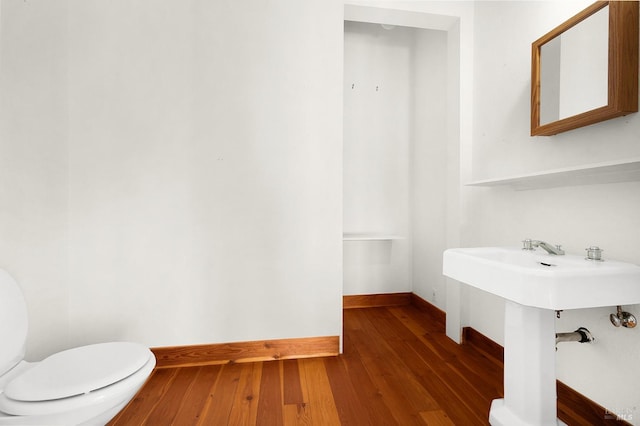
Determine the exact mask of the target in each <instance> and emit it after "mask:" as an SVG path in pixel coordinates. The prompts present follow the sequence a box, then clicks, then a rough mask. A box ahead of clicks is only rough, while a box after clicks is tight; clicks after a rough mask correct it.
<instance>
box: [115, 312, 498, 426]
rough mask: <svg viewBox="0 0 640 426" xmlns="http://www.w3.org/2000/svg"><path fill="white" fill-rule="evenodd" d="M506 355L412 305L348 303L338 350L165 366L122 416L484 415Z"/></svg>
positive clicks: (197, 421) (180, 419)
mask: <svg viewBox="0 0 640 426" xmlns="http://www.w3.org/2000/svg"><path fill="white" fill-rule="evenodd" d="M501 395H502V364H501V363H500V362H499V361H497V360H495V359H493V358H491V357H488V356H485V355H484V354H483V353H481V352H479V351H478V350H476V349H474V348H473V347H472V346H470V345H457V344H455V343H454V342H453V341H451V340H450V339H448V338H447V337H446V336H445V334H444V324H442V323H439V322H438V321H437V320H436V319H434V318H433V317H431V316H430V315H429V314H428V313H427V312H424V311H421V310H419V309H418V308H416V307H414V306H411V305H409V306H401V307H386V308H367V309H350V310H345V312H344V354H343V355H340V356H338V357H326V358H311V359H299V360H280V361H268V362H254V363H242V364H241V363H238V364H225V365H213V366H205V367H182V368H167V369H158V370H156V371H154V372H153V374H152V375H151V377H150V379H149V381H148V382H147V383H146V385H145V386H144V387H143V388H142V389H141V391H140V392H139V393H138V395H137V396H136V397H135V398H134V399H133V400H132V401H131V403H130V404H129V405H128V406H127V407H126V408H125V409H124V410H123V411H122V412H121V413H120V414H119V415H118V416H117V417H116V418H114V419H113V420H112V421H111V422H110V426H121V425H154V426H155V425H318V426H328V425H329V426H330V425H358V426H360V425H403V426H404V425H486V424H488V422H487V417H488V412H489V406H490V404H491V400H492V399H494V398H497V397H500V396H501Z"/></svg>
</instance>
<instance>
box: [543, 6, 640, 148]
mask: <svg viewBox="0 0 640 426" xmlns="http://www.w3.org/2000/svg"><path fill="white" fill-rule="evenodd" d="M607 5H608V6H609V78H608V104H607V105H605V106H602V107H598V108H595V109H592V110H590V111H587V112H583V113H580V114H577V115H573V116H571V117H566V118H563V119H560V120H557V121H552V122H550V123H545V124H542V125H541V124H540V51H541V48H542V45H544V44H545V43H547V42H549V41H551V40H552V39H554V38H555V37H557V36H559V35H561V34H562V33H564V32H565V31H567V30H568V29H570V28H572V27H574V26H575V25H577V24H579V23H580V22H582V21H584V20H585V19H587V18H588V17H590V16H591V15H593V14H594V13H596V12H597V11H599V10H600V9H602V8H604V7H606V6H607ZM638 10H639V9H638V0H634V1H598V2H596V3H594V4H593V5H591V6H589V7H588V8H586V9H585V10H583V11H582V12H580V13H578V14H577V15H575V16H574V17H573V18H571V19H569V20H567V21H566V22H564V23H563V24H561V25H559V26H558V27H556V28H555V29H553V30H551V31H550V32H548V33H547V34H545V35H544V36H542V37H540V38H539V39H538V40H536V41H534V42H533V43H532V45H531V136H550V135H555V134H556V133H560V132H566V131H567V130H572V129H576V128H578V127H582V126H588V125H590V124H594V123H598V122H600V121H604V120H608V119H610V118H614V117H619V116H622V115H627V114H629V113H632V112H637V111H638V32H639V29H638V28H639V27H638V26H639V21H638Z"/></svg>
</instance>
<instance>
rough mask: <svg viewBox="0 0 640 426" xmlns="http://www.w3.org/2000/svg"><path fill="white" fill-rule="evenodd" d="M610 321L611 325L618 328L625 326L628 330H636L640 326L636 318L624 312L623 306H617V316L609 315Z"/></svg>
mask: <svg viewBox="0 0 640 426" xmlns="http://www.w3.org/2000/svg"><path fill="white" fill-rule="evenodd" d="M609 320H610V321H611V324H613V325H614V326H616V327H620V326H623V327H626V328H634V327H635V326H636V325H638V320H636V317H635V316H634V315H633V314H630V313H629V312H625V311H623V310H622V306H620V305H618V306H617V311H616V313H615V314H611V315H609Z"/></svg>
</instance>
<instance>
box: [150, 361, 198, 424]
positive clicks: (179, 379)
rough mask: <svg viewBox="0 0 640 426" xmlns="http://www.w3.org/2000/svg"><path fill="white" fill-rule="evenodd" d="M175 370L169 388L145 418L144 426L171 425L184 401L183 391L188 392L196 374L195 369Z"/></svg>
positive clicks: (196, 370)
mask: <svg viewBox="0 0 640 426" xmlns="http://www.w3.org/2000/svg"><path fill="white" fill-rule="evenodd" d="M177 370H178V371H177V375H176V377H175V378H174V380H173V382H172V383H171V386H170V387H169V388H168V389H167V391H166V392H165V393H164V394H163V395H162V397H161V398H160V399H159V400H158V404H157V408H156V409H155V410H153V411H152V412H151V413H150V415H149V417H147V419H146V422H145V423H146V424H148V425H157V424H160V423H167V424H171V423H173V421H174V419H175V417H176V415H177V414H178V411H179V410H180V406H181V405H182V401H183V400H184V394H185V390H186V392H187V393H188V392H189V390H190V389H191V387H192V386H193V384H194V382H195V379H196V378H197V373H198V369H197V368H178V369H177Z"/></svg>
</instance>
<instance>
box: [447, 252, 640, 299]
mask: <svg viewBox="0 0 640 426" xmlns="http://www.w3.org/2000/svg"><path fill="white" fill-rule="evenodd" d="M443 273H444V275H446V276H448V277H450V278H453V279H455V280H457V281H460V282H463V283H465V284H468V285H470V286H472V287H476V288H479V289H481V290H484V291H487V292H489V293H492V294H495V295H497V296H500V297H503V298H505V299H507V300H511V301H513V302H516V303H519V304H521V305H525V306H533V307H537V308H544V309H553V310H561V309H578V308H593V307H598V306H616V305H632V304H637V303H640V266H638V265H634V264H631V263H624V262H616V261H612V260H605V261H603V262H599V261H593V260H587V259H585V258H584V257H582V256H574V255H563V256H556V255H550V254H548V253H547V252H545V251H544V250H542V249H540V248H538V249H536V250H534V251H529V250H522V249H520V248H510V247H479V248H456V249H449V250H446V251H445V252H444V264H443Z"/></svg>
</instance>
